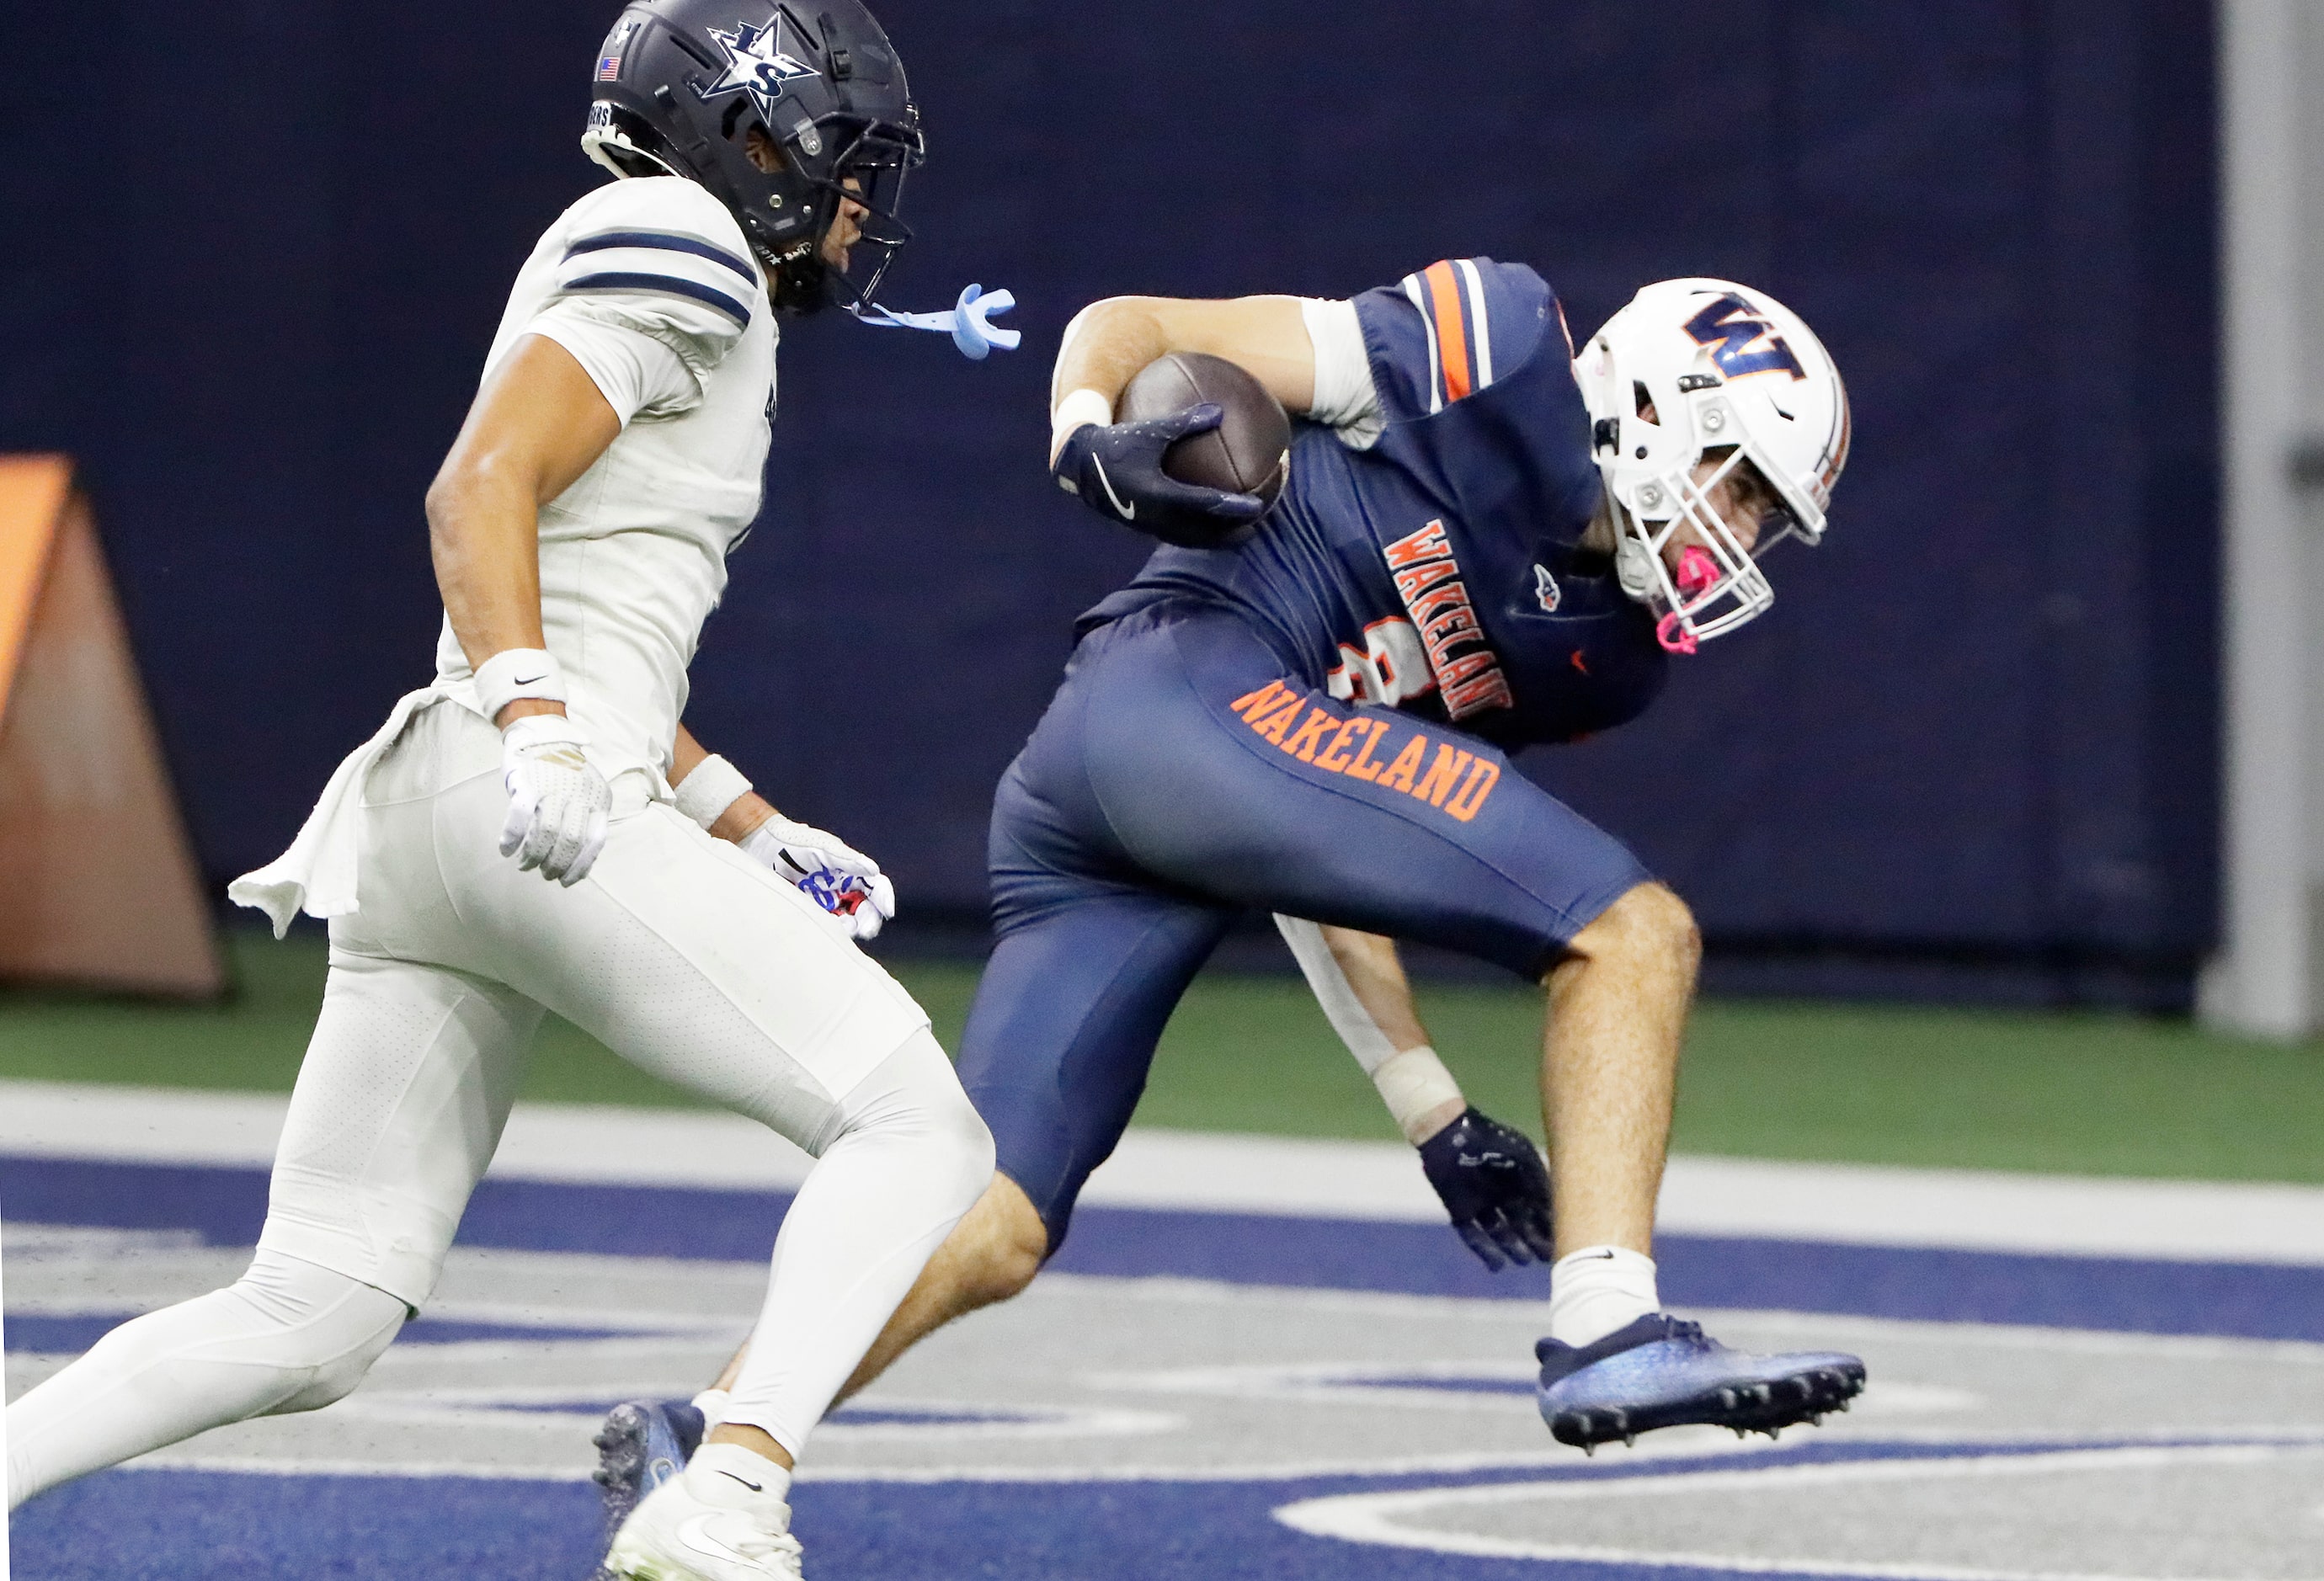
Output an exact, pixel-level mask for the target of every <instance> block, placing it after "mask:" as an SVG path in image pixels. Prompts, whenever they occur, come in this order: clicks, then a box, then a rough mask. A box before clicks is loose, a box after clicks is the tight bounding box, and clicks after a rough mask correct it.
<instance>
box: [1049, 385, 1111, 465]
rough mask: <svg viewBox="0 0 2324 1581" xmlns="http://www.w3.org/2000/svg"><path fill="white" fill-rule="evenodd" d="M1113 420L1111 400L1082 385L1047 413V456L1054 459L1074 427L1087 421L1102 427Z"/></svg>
mask: <svg viewBox="0 0 2324 1581" xmlns="http://www.w3.org/2000/svg"><path fill="white" fill-rule="evenodd" d="M1112 421H1113V402H1111V401H1110V400H1106V398H1105V397H1104V396H1102V395H1100V394H1099V393H1098V392H1097V391H1094V390H1091V389H1089V388H1087V387H1086V386H1084V388H1082V389H1080V390H1076V391H1074V392H1073V393H1072V394H1070V395H1068V396H1066V397H1065V400H1061V401H1059V402H1057V407H1056V410H1055V411H1053V412H1051V413H1050V414H1049V456H1050V459H1052V460H1055V459H1056V454H1057V447H1058V446H1061V445H1063V444H1064V443H1065V438H1066V437H1067V436H1068V435H1070V434H1071V433H1072V432H1073V431H1074V429H1075V428H1078V427H1083V426H1084V425H1085V424H1088V423H1096V424H1098V425H1099V426H1100V427H1104V426H1105V425H1107V424H1110V423H1111V422H1112Z"/></svg>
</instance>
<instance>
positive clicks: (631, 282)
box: [565, 272, 751, 326]
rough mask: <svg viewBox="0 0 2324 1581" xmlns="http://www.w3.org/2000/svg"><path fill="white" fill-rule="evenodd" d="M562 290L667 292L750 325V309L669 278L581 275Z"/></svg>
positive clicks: (691, 283) (720, 294) (629, 274)
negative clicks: (688, 298) (692, 300)
mask: <svg viewBox="0 0 2324 1581" xmlns="http://www.w3.org/2000/svg"><path fill="white" fill-rule="evenodd" d="M565 290H567V292H578V291H667V292H669V294H670V295H672V296H678V297H691V298H692V299H694V300H696V301H697V302H700V303H702V304H704V305H705V306H706V307H710V308H716V309H717V310H718V311H719V312H721V313H724V314H725V315H726V317H729V318H732V319H733V321H734V322H735V323H737V324H740V325H745V326H747V325H748V324H749V323H750V322H751V309H750V308H747V307H745V306H744V305H743V304H742V303H741V302H738V301H736V300H735V299H733V298H732V297H730V296H728V295H727V294H726V293H725V292H724V291H714V290H711V289H710V288H709V287H708V286H705V285H696V284H695V283H694V281H692V280H680V279H678V277H677V276H676V275H673V274H639V273H632V272H622V273H613V274H585V275H583V276H582V277H581V278H580V279H579V280H574V281H573V282H572V283H570V284H569V285H567V286H566V287H565Z"/></svg>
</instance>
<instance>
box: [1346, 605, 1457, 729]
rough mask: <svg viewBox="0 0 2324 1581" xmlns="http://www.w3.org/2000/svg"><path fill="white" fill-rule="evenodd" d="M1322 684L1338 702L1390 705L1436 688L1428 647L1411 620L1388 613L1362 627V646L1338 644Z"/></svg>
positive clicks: (1425, 693)
mask: <svg viewBox="0 0 2324 1581" xmlns="http://www.w3.org/2000/svg"><path fill="white" fill-rule="evenodd" d="M1323 686H1324V689H1325V690H1326V691H1328V692H1329V693H1330V694H1332V696H1333V698H1334V699H1336V700H1337V701H1339V702H1342V703H1378V704H1379V705H1380V706H1381V707H1383V708H1394V707H1395V706H1396V705H1397V703H1402V702H1404V701H1405V700H1406V699H1407V698H1412V697H1425V696H1426V695H1427V694H1429V693H1431V692H1434V690H1436V677H1435V676H1434V675H1432V674H1431V673H1430V672H1429V668H1428V650H1427V648H1425V647H1423V646H1422V645H1421V641H1420V633H1419V631H1418V630H1416V629H1415V628H1414V626H1413V624H1412V622H1411V621H1409V620H1403V619H1400V618H1394V617H1391V618H1390V619H1388V620H1374V621H1373V622H1372V623H1371V624H1370V625H1369V626H1367V627H1365V628H1364V650H1363V651H1362V652H1361V653H1358V652H1357V651H1356V650H1355V649H1354V648H1351V647H1350V646H1349V645H1348V644H1347V643H1344V642H1342V644H1340V663H1339V666H1338V667H1336V668H1335V669H1333V671H1332V673H1331V674H1330V675H1329V676H1325V677H1324V678H1323Z"/></svg>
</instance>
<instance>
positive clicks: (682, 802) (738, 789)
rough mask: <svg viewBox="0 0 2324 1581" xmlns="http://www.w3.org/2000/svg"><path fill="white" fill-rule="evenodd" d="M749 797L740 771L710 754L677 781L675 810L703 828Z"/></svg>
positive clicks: (747, 783) (747, 785) (748, 791)
mask: <svg viewBox="0 0 2324 1581" xmlns="http://www.w3.org/2000/svg"><path fill="white" fill-rule="evenodd" d="M750 794H751V782H750V781H749V780H748V779H746V778H744V777H742V770H741V769H739V768H735V767H734V766H733V764H732V763H729V762H727V761H726V759H725V758H721V757H720V756H718V754H716V753H715V752H713V753H712V754H711V755H710V756H709V757H707V758H704V759H703V760H702V761H701V762H699V763H697V764H696V765H695V766H694V772H693V773H691V774H689V775H687V777H685V778H684V779H681V780H679V781H678V787H677V795H678V811H679V812H681V813H685V814H686V815H687V817H689V818H691V819H693V820H694V821H695V822H696V823H699V824H701V825H702V827H704V828H705V829H707V828H709V827H710V826H711V825H712V824H713V823H717V822H718V820H719V819H720V818H721V817H722V816H724V813H725V812H726V809H727V808H729V807H731V806H733V804H735V803H736V802H739V801H741V800H742V798H743V797H744V796H746V795H750Z"/></svg>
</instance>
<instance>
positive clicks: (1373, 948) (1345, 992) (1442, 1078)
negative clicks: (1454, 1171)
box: [1275, 916, 1468, 1147]
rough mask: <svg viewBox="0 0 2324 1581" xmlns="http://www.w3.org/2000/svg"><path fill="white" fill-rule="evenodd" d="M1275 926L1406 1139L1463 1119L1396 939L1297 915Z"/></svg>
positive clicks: (1456, 1088) (1420, 1139)
mask: <svg viewBox="0 0 2324 1581" xmlns="http://www.w3.org/2000/svg"><path fill="white" fill-rule="evenodd" d="M1275 924H1276V926H1277V928H1279V929H1280V930H1281V931H1282V933H1283V938H1284V942H1286V943H1287V944H1289V945H1290V946H1291V953H1292V954H1293V956H1294V957H1296V959H1297V961H1298V962H1299V970H1300V971H1301V972H1302V973H1303V974H1304V975H1305V977H1306V979H1307V986H1308V987H1309V988H1311V989H1313V990H1314V995H1315V1002H1316V1004H1317V1005H1319V1006H1321V1007H1322V1008H1323V1016H1324V1019H1326V1020H1327V1021H1329V1022H1331V1024H1332V1030H1333V1031H1334V1032H1336V1033H1338V1034H1340V1041H1341V1042H1342V1043H1345V1044H1347V1046H1348V1052H1350V1053H1351V1054H1352V1055H1354V1056H1355V1060H1356V1063H1358V1064H1359V1065H1361V1066H1362V1067H1363V1068H1364V1074H1366V1075H1367V1076H1369V1077H1370V1078H1371V1079H1372V1085H1373V1086H1374V1087H1376V1088H1378V1089H1379V1095H1380V1099H1381V1101H1382V1102H1383V1103H1385V1104H1387V1105H1388V1113H1389V1114H1391V1115H1392V1116H1394V1117H1395V1118H1396V1123H1397V1129H1399V1130H1401V1131H1402V1132H1403V1133H1404V1134H1405V1136H1406V1139H1407V1140H1409V1141H1410V1142H1411V1143H1412V1144H1413V1145H1414V1146H1416V1147H1417V1146H1419V1145H1420V1144H1422V1143H1424V1142H1425V1141H1427V1140H1428V1139H1429V1138H1430V1137H1431V1136H1434V1135H1436V1133H1438V1132H1439V1131H1442V1130H1443V1128H1444V1127H1445V1126H1448V1125H1450V1124H1452V1122H1453V1121H1454V1120H1456V1119H1458V1118H1460V1117H1461V1115H1462V1113H1463V1111H1465V1110H1466V1109H1467V1108H1468V1099H1467V1098H1464V1097H1463V1096H1462V1092H1461V1088H1460V1085H1459V1084H1458V1083H1457V1082H1455V1081H1454V1080H1452V1072H1451V1071H1447V1070H1445V1069H1444V1064H1443V1061H1441V1060H1439V1059H1438V1058H1437V1057H1436V1051H1435V1050H1434V1049H1433V1048H1431V1047H1430V1046H1429V1043H1428V1029H1427V1028H1426V1027H1425V1026H1423V1025H1421V1024H1420V1013H1419V1011H1418V1010H1417V1009H1416V1007H1414V1005H1413V1002H1412V985H1411V983H1410V982H1409V981H1407V980H1406V978H1405V975H1404V967H1403V964H1402V963H1401V962H1400V961H1397V953H1396V945H1395V942H1393V941H1391V940H1388V939H1384V938H1381V937H1380V936H1379V935H1378V934H1376V933H1359V932H1357V931H1356V930H1354V929H1352V928H1327V927H1322V926H1319V925H1318V924H1314V923H1311V922H1305V921H1302V920H1300V919H1299V918H1296V917H1286V916H1277V918H1276V919H1275Z"/></svg>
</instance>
